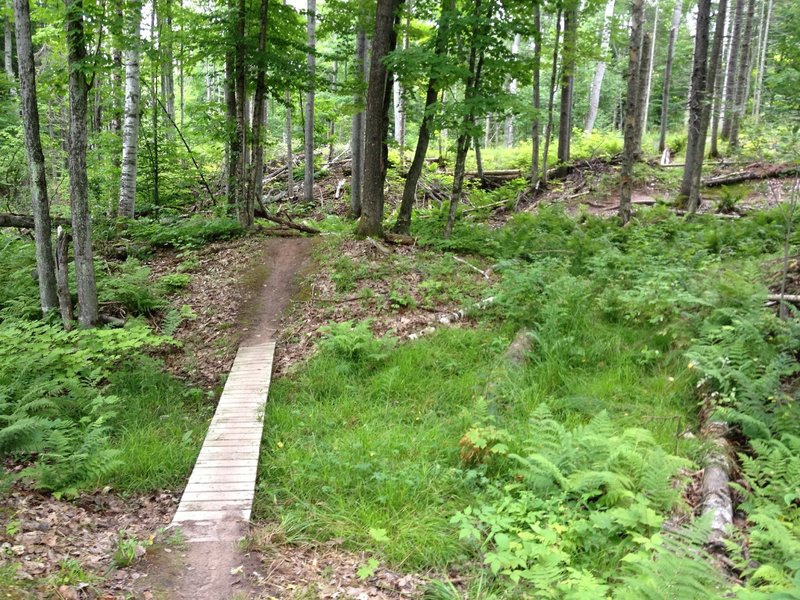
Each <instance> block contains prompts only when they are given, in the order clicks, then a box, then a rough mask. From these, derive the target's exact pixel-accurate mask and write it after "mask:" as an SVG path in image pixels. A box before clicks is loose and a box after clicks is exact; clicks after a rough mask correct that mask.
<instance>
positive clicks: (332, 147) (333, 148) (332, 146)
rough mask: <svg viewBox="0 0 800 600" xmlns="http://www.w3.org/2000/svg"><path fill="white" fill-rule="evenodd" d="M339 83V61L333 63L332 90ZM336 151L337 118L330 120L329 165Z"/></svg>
mask: <svg viewBox="0 0 800 600" xmlns="http://www.w3.org/2000/svg"><path fill="white" fill-rule="evenodd" d="M338 83H339V61H338V60H334V61H333V72H332V73H331V89H332V90H336V89H337V87H338ZM335 151H336V117H335V116H334V117H332V118H330V119H328V164H330V163H332V162H333V153H334V152H335Z"/></svg>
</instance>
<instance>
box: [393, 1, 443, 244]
mask: <svg viewBox="0 0 800 600" xmlns="http://www.w3.org/2000/svg"><path fill="white" fill-rule="evenodd" d="M455 6H456V4H455V0H442V6H441V13H440V17H439V26H438V28H437V31H436V45H435V47H434V53H435V55H436V57H437V58H441V57H443V56H446V55H447V38H448V35H449V31H450V21H451V20H452V19H453V18H454V17H455V15H456V12H455V11H456V8H455ZM438 96H439V80H438V77H437V73H436V72H435V71H433V70H431V72H430V75H429V78H428V89H427V90H426V92H425V112H424V114H423V117H422V122H421V123H420V126H419V137H418V138H417V148H416V150H415V151H414V158H413V159H412V161H411V166H410V167H409V169H408V175H407V176H406V182H405V185H404V186H403V199H402V202H401V203H400V213H399V214H398V215H397V222H396V223H395V225H394V229H393V230H394V231H395V233H408V232H409V230H410V228H411V211H412V208H413V206H414V198H415V196H416V191H417V184H418V183H419V178H420V175H421V174H422V168H423V166H424V165H425V155H426V154H427V153H428V145H429V144H430V139H431V129H432V127H433V111H434V109H435V106H436V100H437V99H438Z"/></svg>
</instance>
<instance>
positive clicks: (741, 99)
mask: <svg viewBox="0 0 800 600" xmlns="http://www.w3.org/2000/svg"><path fill="white" fill-rule="evenodd" d="M755 12H756V0H748V2H747V14H746V15H745V20H744V35H743V36H742V41H741V47H740V53H739V62H738V66H739V73H738V75H737V79H738V83H737V86H736V94H735V96H734V102H733V111H732V112H731V128H730V131H729V132H728V143H729V144H730V147H731V148H738V147H739V125H740V124H741V120H742V119H743V118H744V113H745V108H746V107H747V97H748V95H749V90H750V74H751V68H750V67H751V64H750V42H751V41H752V39H753V20H754V17H755Z"/></svg>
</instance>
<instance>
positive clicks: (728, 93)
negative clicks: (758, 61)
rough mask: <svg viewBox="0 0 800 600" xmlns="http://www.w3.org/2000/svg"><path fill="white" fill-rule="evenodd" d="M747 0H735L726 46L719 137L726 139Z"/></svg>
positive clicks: (734, 91) (734, 99) (733, 98)
mask: <svg viewBox="0 0 800 600" xmlns="http://www.w3.org/2000/svg"><path fill="white" fill-rule="evenodd" d="M745 2H747V0H736V10H735V11H734V13H733V31H732V32H731V41H730V45H729V47H728V66H727V69H726V71H727V73H726V74H725V100H724V103H723V105H724V109H723V111H724V113H723V116H722V132H721V137H722V139H723V140H727V139H728V138H729V137H730V133H731V120H732V115H733V111H734V110H735V107H736V94H737V88H738V86H739V81H738V80H737V75H738V72H739V61H740V58H741V53H740V49H741V45H742V25H743V23H742V21H743V17H744V3H745Z"/></svg>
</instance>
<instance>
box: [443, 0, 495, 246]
mask: <svg viewBox="0 0 800 600" xmlns="http://www.w3.org/2000/svg"><path fill="white" fill-rule="evenodd" d="M488 10H489V11H491V10H492V4H489V9H488ZM481 11H482V1H481V0H475V12H474V13H473V23H474V25H473V29H472V32H471V33H472V35H471V39H470V49H469V71H468V75H467V81H466V85H465V89H464V104H465V105H466V106H467V107H468V108H467V112H466V114H465V115H464V118H463V119H462V121H461V129H460V132H459V134H458V140H457V141H456V162H455V166H454V168H453V189H452V191H451V193H450V207H449V210H448V214H447V224H446V225H445V228H444V237H445V238H449V237H450V234H451V233H452V232H453V225H454V224H455V221H456V213H457V211H458V205H459V204H460V203H461V195H462V193H463V190H464V171H465V167H466V161H467V153H468V152H469V144H470V139H471V136H470V135H469V129H470V127H471V126H472V124H473V123H474V121H475V116H474V112H473V111H474V108H473V107H474V102H473V100H474V98H475V96H477V93H478V89H479V87H480V81H481V70H482V69H483V59H484V47H483V44H484V42H483V40H482V37H483V36H484V35H485V33H484V29H485V27H484V26H483V24H482V15H481ZM488 16H489V15H487V17H488Z"/></svg>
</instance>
